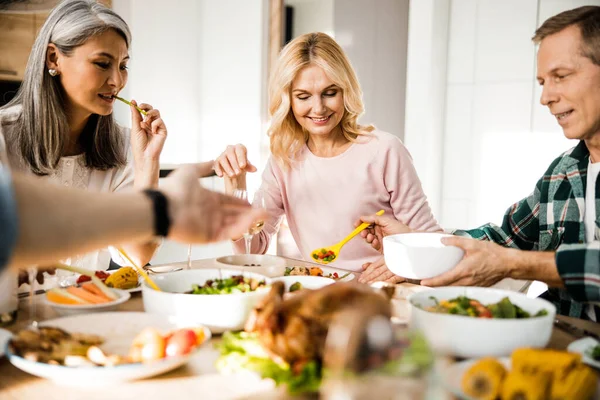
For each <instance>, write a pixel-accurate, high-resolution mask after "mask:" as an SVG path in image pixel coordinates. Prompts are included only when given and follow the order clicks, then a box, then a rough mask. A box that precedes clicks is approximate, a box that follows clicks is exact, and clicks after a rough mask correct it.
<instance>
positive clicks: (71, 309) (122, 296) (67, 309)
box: [43, 289, 131, 316]
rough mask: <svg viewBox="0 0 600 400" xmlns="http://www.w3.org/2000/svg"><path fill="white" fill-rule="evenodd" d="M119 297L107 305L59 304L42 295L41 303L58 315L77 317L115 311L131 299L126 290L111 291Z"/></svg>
mask: <svg viewBox="0 0 600 400" xmlns="http://www.w3.org/2000/svg"><path fill="white" fill-rule="evenodd" d="M112 291H113V292H115V293H116V294H117V295H118V296H119V297H118V298H117V299H116V300H113V301H111V302H108V303H100V304H59V303H54V302H52V301H50V300H48V297H47V296H46V295H44V297H43V302H44V303H45V304H47V305H48V306H50V307H52V308H53V309H54V310H55V311H56V312H57V313H58V314H59V315H61V316H67V315H77V314H88V313H97V312H107V311H115V310H117V309H118V308H119V306H120V305H121V304H123V303H125V302H126V301H127V300H129V298H130V297H131V294H130V293H129V292H127V291H126V290H119V289H112Z"/></svg>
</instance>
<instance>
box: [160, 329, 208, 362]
mask: <svg viewBox="0 0 600 400" xmlns="http://www.w3.org/2000/svg"><path fill="white" fill-rule="evenodd" d="M198 333H200V335H201V337H198ZM203 335H204V331H198V332H194V331H193V330H191V329H180V330H178V331H176V332H174V333H172V334H171V335H169V336H167V337H166V342H167V347H166V348H165V354H166V355H167V356H168V357H175V356H182V355H186V354H189V353H190V352H191V351H192V350H193V349H194V348H195V347H196V345H197V344H198V343H202V342H203V341H204V339H203V337H202V336H203Z"/></svg>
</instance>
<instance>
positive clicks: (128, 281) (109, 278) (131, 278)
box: [76, 267, 139, 290]
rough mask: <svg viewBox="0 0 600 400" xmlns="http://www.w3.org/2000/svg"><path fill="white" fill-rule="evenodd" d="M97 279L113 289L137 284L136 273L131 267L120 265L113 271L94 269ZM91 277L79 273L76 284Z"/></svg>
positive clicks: (131, 286)
mask: <svg viewBox="0 0 600 400" xmlns="http://www.w3.org/2000/svg"><path fill="white" fill-rule="evenodd" d="M94 275H96V276H97V277H98V278H99V279H101V280H102V281H103V282H104V283H105V284H106V286H108V287H112V288H115V289H121V290H128V289H133V288H136V287H138V286H139V280H138V273H137V272H136V271H135V269H134V268H132V267H122V268H119V269H118V270H116V271H115V272H113V273H108V272H105V271H95V272H94ZM91 279H92V278H91V277H89V276H87V275H81V276H80V277H79V278H77V282H76V283H77V284H81V283H84V282H88V281H90V280H91Z"/></svg>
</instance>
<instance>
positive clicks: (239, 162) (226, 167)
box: [214, 144, 257, 193]
mask: <svg viewBox="0 0 600 400" xmlns="http://www.w3.org/2000/svg"><path fill="white" fill-rule="evenodd" d="M214 170H215V173H216V174H217V175H218V176H220V177H224V178H225V188H226V191H227V192H228V193H231V191H232V190H233V189H236V188H239V189H245V188H246V172H256V171H257V169H256V167H255V166H254V165H252V163H251V162H250V161H249V160H248V150H247V149H246V146H244V145H243V144H236V145H235V146H227V148H226V149H225V151H224V152H223V153H221V155H220V156H219V157H217V159H216V160H215V163H214ZM234 181H236V183H235V184H234V183H233V182H234Z"/></svg>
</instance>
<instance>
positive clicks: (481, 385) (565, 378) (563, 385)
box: [461, 348, 598, 400]
mask: <svg viewBox="0 0 600 400" xmlns="http://www.w3.org/2000/svg"><path fill="white" fill-rule="evenodd" d="M492 364H493V362H492V361H490V358H483V359H481V360H479V361H477V362H476V363H475V364H473V365H472V366H471V367H470V368H469V369H468V370H467V371H466V372H465V374H464V376H463V378H462V381H461V385H462V389H463V391H464V392H465V393H466V394H468V395H470V396H471V397H473V398H475V399H498V398H499V399H501V400H515V399H523V400H538V399H539V400H545V399H551V400H571V399H573V400H587V399H591V398H592V396H593V395H594V392H595V390H596V382H597V379H598V378H597V376H596V374H595V372H594V371H593V370H592V369H591V368H589V367H587V366H585V365H584V364H583V363H582V362H581V355H580V354H577V353H569V352H566V351H559V350H550V349H531V348H521V349H516V350H515V351H513V353H512V355H511V370H510V371H509V372H508V373H507V374H505V375H504V376H503V378H502V380H501V382H500V385H501V387H502V389H501V391H500V395H496V396H495V397H494V396H493V394H494V393H493V392H492V391H490V390H485V389H486V388H496V387H497V385H498V377H499V376H500V375H501V373H500V369H499V367H497V366H495V367H491V365H492ZM481 371H487V372H485V373H481ZM475 378H477V379H475Z"/></svg>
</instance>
